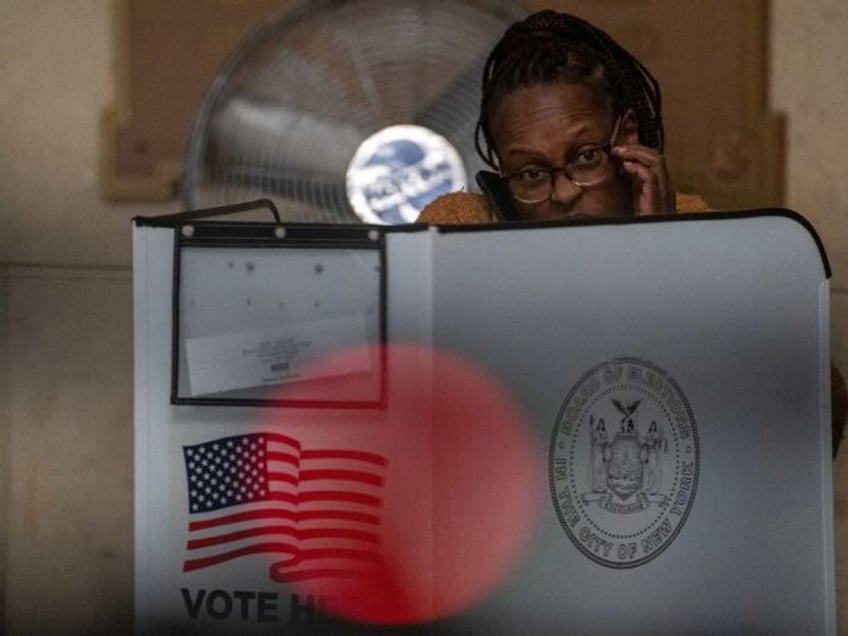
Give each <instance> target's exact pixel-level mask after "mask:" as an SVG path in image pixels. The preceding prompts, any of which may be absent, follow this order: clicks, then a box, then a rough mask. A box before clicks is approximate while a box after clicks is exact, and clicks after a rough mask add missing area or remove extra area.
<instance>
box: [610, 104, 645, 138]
mask: <svg viewBox="0 0 848 636" xmlns="http://www.w3.org/2000/svg"><path fill="white" fill-rule="evenodd" d="M638 143H639V123H638V122H637V121H636V113H634V112H633V110H632V109H628V110H627V112H625V113H624V115H623V116H622V118H621V125H620V127H619V132H618V139H617V140H616V141H615V143H614V145H616V146H619V145H633V144H638Z"/></svg>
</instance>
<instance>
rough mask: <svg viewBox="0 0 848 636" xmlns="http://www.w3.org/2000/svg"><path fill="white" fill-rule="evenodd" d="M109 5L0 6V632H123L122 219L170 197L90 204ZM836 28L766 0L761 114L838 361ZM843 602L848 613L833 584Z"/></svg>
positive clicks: (829, 1)
mask: <svg viewBox="0 0 848 636" xmlns="http://www.w3.org/2000/svg"><path fill="white" fill-rule="evenodd" d="M111 9H112V5H111V2H110V1H109V0H0V149H2V150H0V612H2V610H3V608H4V607H5V616H3V615H0V632H4V633H7V634H25V633H38V634H63V635H64V634H69V633H75V632H81V631H83V629H84V628H85V629H86V633H90V634H100V633H102V634H107V633H108V634H112V633H122V632H125V631H126V630H127V629H128V626H129V625H130V617H129V614H130V611H131V600H130V595H131V584H132V578H131V577H132V570H131V564H132V404H131V399H132V386H131V376H132V350H131V349H132V341H131V334H132V325H131V320H132V307H131V275H130V271H129V265H130V258H131V255H130V228H129V220H130V218H131V217H133V216H135V215H137V214H153V213H158V212H171V211H175V210H176V209H177V207H178V206H177V203H176V202H172V203H167V204H160V205H156V206H153V205H141V204H123V205H118V204H109V203H106V202H104V201H102V200H101V199H100V198H99V197H98V194H97V188H96V160H97V130H96V124H97V119H98V116H99V115H100V113H101V112H102V110H103V109H104V108H106V107H107V106H109V105H110V104H111V103H112V101H113V99H114V86H113V82H112V62H113V57H112V56H113V50H112V41H111V35H112V33H111V26H110V18H111ZM846 32H848V5H846V4H845V3H843V1H842V0H774V3H773V11H772V30H771V33H772V62H773V71H774V73H773V81H772V84H771V88H772V97H773V100H772V101H773V105H774V107H776V108H778V109H781V110H783V111H785V112H786V114H787V116H788V170H787V174H788V183H787V193H788V200H787V205H788V206H789V207H792V208H795V209H797V210H799V211H801V212H803V213H804V214H806V215H807V216H809V218H810V219H811V220H812V221H813V223H814V224H815V225H816V226H817V227H818V229H819V232H820V233H821V234H822V236H823V238H824V240H825V243H826V245H827V248H828V250H829V253H830V257H831V261H832V264H833V268H834V278H833V281H832V282H833V307H834V340H833V353H834V358H835V360H836V361H837V364H838V365H839V366H840V367H841V368H843V369H846V368H848V331H847V330H846V326H848V324H846V323H848V321H846V317H848V223H846V214H847V212H846V210H848V159H846V155H845V150H844V149H845V148H848V126H846V116H845V105H846V104H848V81H846V79H848V78H846V75H845V70H844V69H846V68H848V46H846V45H845V44H844V34H845V33H846ZM846 455H848V453H845V452H843V453H842V455H841V456H840V458H839V459H838V460H837V463H836V473H837V474H836V481H837V483H838V485H839V492H838V496H837V514H838V532H839V534H840V536H841V537H844V538H845V539H848V522H846V519H848V499H846V493H848V461H846ZM844 543H845V542H844V541H841V542H840V545H842V544H844ZM838 559H839V561H838V562H839V568H840V575H841V576H840V578H844V577H845V572H848V555H846V554H845V553H844V551H843V550H839V552H838ZM840 596H841V598H842V599H843V603H842V611H841V615H842V616H848V600H846V596H848V590H845V589H840ZM843 623H848V620H843ZM843 630H844V631H845V633H848V625H844V626H843Z"/></svg>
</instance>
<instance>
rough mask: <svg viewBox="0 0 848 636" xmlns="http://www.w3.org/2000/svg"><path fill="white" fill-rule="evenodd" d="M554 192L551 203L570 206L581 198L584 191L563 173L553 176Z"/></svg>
mask: <svg viewBox="0 0 848 636" xmlns="http://www.w3.org/2000/svg"><path fill="white" fill-rule="evenodd" d="M553 180H554V183H553V192H551V201H555V202H556V203H561V204H563V205H570V204H571V203H573V202H574V200H575V199H576V198H577V197H579V196H580V192H581V191H582V190H581V188H580V186H579V185H576V184H575V183H574V182H573V181H572V180H571V179H569V178H568V176H567V175H566V174H565V172H563V171H559V172H556V173H554V175H553Z"/></svg>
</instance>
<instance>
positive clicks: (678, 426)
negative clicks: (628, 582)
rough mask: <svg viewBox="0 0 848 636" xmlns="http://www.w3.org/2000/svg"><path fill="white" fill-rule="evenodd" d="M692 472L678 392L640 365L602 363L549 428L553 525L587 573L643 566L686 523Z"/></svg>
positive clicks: (693, 459)
mask: <svg viewBox="0 0 848 636" xmlns="http://www.w3.org/2000/svg"><path fill="white" fill-rule="evenodd" d="M699 463H700V450H699V446H698V430H697V427H696V425H695V417H694V415H693V414H692V409H691V408H690V406H689V403H688V401H687V400H686V396H685V395H684V393H683V391H682V389H681V388H680V386H679V385H678V384H677V382H675V381H674V379H673V378H672V377H671V376H670V375H668V374H667V373H666V372H665V371H663V370H662V369H661V368H659V367H658V366H656V365H654V364H652V363H650V362H646V361H645V360H640V359H637V358H616V359H614V360H610V361H607V362H604V363H602V364H599V365H598V366H596V367H595V368H593V369H592V370H591V371H589V372H588V373H586V374H585V375H584V376H583V377H582V378H580V380H579V381H578V382H577V384H575V385H574V387H573V388H572V389H571V391H570V392H569V394H568V396H567V397H566V398H565V401H564V402H563V404H562V407H561V408H560V411H559V414H558V415H557V419H556V423H555V424H554V429H553V433H552V435H551V446H550V456H549V467H548V471H549V479H550V486H551V495H552V496H553V503H554V508H555V509H556V514H557V517H558V518H559V521H560V524H561V525H562V527H563V529H564V530H565V532H566V534H567V535H568V537H569V538H570V539H571V541H572V542H573V543H574V545H575V546H577V548H578V549H579V550H580V551H581V552H583V554H585V555H586V556H587V557H589V558H590V559H592V560H593V561H595V562H596V563H599V564H601V565H604V566H607V567H612V568H632V567H637V566H640V565H644V564H645V563H647V562H648V561H651V560H652V559H654V558H656V557H657V556H659V555H660V554H661V553H662V552H663V551H664V550H665V549H666V548H668V546H669V545H671V543H672V542H673V541H674V539H675V538H676V537H677V535H678V533H679V532H680V530H681V528H682V527H683V524H684V523H685V522H686V519H687V517H688V515H689V510H690V509H691V507H692V503H693V501H694V499H695V491H696V489H697V485H698V468H699Z"/></svg>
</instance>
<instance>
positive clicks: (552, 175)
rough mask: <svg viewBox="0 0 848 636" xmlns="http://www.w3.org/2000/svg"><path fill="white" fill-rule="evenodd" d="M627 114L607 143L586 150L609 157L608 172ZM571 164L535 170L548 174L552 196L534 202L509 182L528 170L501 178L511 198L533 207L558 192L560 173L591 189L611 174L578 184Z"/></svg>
mask: <svg viewBox="0 0 848 636" xmlns="http://www.w3.org/2000/svg"><path fill="white" fill-rule="evenodd" d="M626 114H627V113H622V114H620V115H619V116H618V117H617V118H616V120H615V125H614V126H613V128H612V134H611V135H610V139H609V141H608V142H607V143H605V144H600V145H598V146H589V147H588V148H586V150H600V151H602V152H603V153H604V154H605V155H606V156H607V170H609V166H610V164H611V163H612V157H611V156H610V152H611V151H612V147H613V145H614V143H615V140H616V137H618V133H619V127H620V126H621V122H622V120H623V119H624V117H625V115H626ZM584 152H585V151H584ZM571 163H573V162H569V163H567V164H566V165H565V167H564V168H551V169H548V168H534V170H538V171H539V172H544V173H547V175H548V179H549V180H550V185H551V192H550V194H548V196H546V197H544V198H542V199H537V200H533V201H530V200H528V199H522V198H520V197H519V196H517V195H516V194H515V193H514V192H513V191H512V188H510V187H509V180H510V179H512V178H513V177H517V176H518V175H520V174H521V173H522V172H524V171H525V170H526V169H527V168H522V169H521V170H517V171H515V172H513V173H511V174H507V175H500V178H501V181H503V184H504V186H506V189H507V191H508V192H509V194H510V196H511V197H512V198H513V199H515V200H516V201H518V202H519V203H525V204H528V205H532V204H536V203H542V202H543V201H546V200H548V199H550V198H551V197H552V196H553V194H554V192H556V176H557V175H558V174H559V173H562V175H563V176H564V177H565V178H566V179H568V180H569V181H570V182H571V183H573V184H574V185H576V186H577V187H578V188H591V187H593V186H596V185H598V184H599V183H601V182H602V181H603V180H604V179H606V178H607V175H608V174H609V172H607V173H605V174H604V176H602V177H600V178H598V179H595V180H594V181H588V182H585V181H584V182H578V181H575V180H574V179H572V178H571V177H570V176H569V174H568V172H567V170H568V168H569V165H571Z"/></svg>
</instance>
